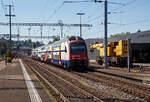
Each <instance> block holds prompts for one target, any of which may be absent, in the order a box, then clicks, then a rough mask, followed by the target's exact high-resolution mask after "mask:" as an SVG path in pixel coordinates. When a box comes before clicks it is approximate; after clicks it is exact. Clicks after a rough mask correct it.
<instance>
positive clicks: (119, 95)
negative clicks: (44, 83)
mask: <svg viewBox="0 0 150 102" xmlns="http://www.w3.org/2000/svg"><path fill="white" fill-rule="evenodd" d="M53 70H55V71H57V72H58V71H59V73H62V74H65V75H68V76H69V77H71V78H74V79H76V80H78V81H80V82H81V83H82V84H86V85H88V86H89V87H94V88H96V89H98V90H99V91H101V92H104V93H107V94H109V95H112V96H114V97H112V102H148V101H146V100H144V99H140V98H138V97H135V96H133V95H130V94H128V93H125V92H122V91H120V90H118V89H116V88H112V87H109V86H105V85H102V84H101V83H98V82H93V81H91V80H87V79H85V78H83V77H80V76H78V75H75V74H73V73H71V72H67V71H65V70H62V69H61V70H58V69H57V68H56V69H55V68H54V69H53ZM113 99H114V100H113Z"/></svg>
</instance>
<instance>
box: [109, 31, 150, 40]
mask: <svg viewBox="0 0 150 102" xmlns="http://www.w3.org/2000/svg"><path fill="white" fill-rule="evenodd" d="M127 39H131V43H150V30H148V31H143V32H139V33H132V34H129V35H125V36H120V37H115V38H110V39H108V41H119V40H127Z"/></svg>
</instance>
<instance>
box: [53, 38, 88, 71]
mask: <svg viewBox="0 0 150 102" xmlns="http://www.w3.org/2000/svg"><path fill="white" fill-rule="evenodd" d="M51 57H52V59H51V62H52V63H54V64H57V65H60V66H63V67H65V68H77V67H78V68H86V67H88V54H87V47H86V44H85V41H84V40H83V39H82V38H80V37H78V36H72V37H68V38H66V39H62V40H60V41H57V42H55V43H53V44H52V49H51Z"/></svg>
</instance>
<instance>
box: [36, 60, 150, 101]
mask: <svg viewBox="0 0 150 102" xmlns="http://www.w3.org/2000/svg"><path fill="white" fill-rule="evenodd" d="M34 63H36V64H37V63H40V62H38V61H34ZM40 66H44V67H45V68H48V67H49V65H47V64H44V63H40ZM48 69H50V68H48ZM56 69H57V68H56ZM59 70H60V69H59ZM51 71H52V72H54V70H51ZM61 71H62V70H61ZM54 73H55V74H57V75H60V73H57V72H54ZM72 73H73V74H76V75H78V76H80V77H83V78H85V79H89V80H92V81H94V82H100V83H102V84H104V85H106V86H110V87H113V88H117V89H119V90H121V91H123V92H126V93H129V94H132V95H134V96H136V97H139V98H142V99H146V100H148V101H149V100H150V95H149V94H150V87H149V86H146V85H142V84H139V83H135V82H132V81H127V80H122V79H120V78H116V77H112V76H108V75H103V74H102V75H101V74H100V73H97V72H88V73H78V72H72ZM61 77H62V78H64V79H66V80H71V79H69V77H64V76H61ZM71 81H72V83H74V84H75V85H76V84H78V86H79V87H80V88H82V86H83V85H80V83H79V82H77V81H75V80H73V79H72V80H71ZM83 89H84V90H86V91H89V92H90V93H91V94H93V95H95V96H97V97H100V95H99V92H97V91H96V90H94V91H95V92H92V91H93V90H92V89H91V90H90V88H83ZM87 89H89V90H87ZM101 96H102V95H101ZM103 97H105V96H103ZM112 97H113V96H112ZM101 99H102V98H101ZM104 99H108V98H104ZM107 101H108V100H107ZM108 102H109V101H108Z"/></svg>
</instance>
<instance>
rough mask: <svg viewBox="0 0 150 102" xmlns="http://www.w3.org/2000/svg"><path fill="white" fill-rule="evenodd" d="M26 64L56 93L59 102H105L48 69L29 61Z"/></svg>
mask: <svg viewBox="0 0 150 102" xmlns="http://www.w3.org/2000/svg"><path fill="white" fill-rule="evenodd" d="M24 62H25V64H27V65H28V67H30V68H31V70H32V71H33V72H34V73H36V75H37V76H38V78H39V79H40V80H42V82H44V83H45V85H46V86H48V87H50V88H51V89H53V90H54V91H55V93H56V94H57V97H56V99H57V100H59V102H60V100H61V101H64V102H103V101H102V100H101V99H99V98H98V97H96V96H94V95H93V94H91V93H89V92H87V91H86V90H83V89H82V88H80V87H78V86H76V85H75V84H73V83H71V82H69V81H67V80H65V78H62V77H60V76H58V75H56V74H55V73H53V72H51V71H49V70H48V69H47V68H44V67H43V66H41V65H39V64H37V63H35V62H33V61H32V63H31V61H28V60H25V61H24ZM33 66H34V67H33ZM58 98H60V99H58Z"/></svg>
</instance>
